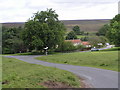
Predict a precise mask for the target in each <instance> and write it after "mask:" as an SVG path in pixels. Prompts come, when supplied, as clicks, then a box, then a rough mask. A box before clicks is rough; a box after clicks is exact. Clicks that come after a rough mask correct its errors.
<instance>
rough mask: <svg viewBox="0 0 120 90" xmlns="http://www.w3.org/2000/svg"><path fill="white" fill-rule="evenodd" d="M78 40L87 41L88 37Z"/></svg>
mask: <svg viewBox="0 0 120 90" xmlns="http://www.w3.org/2000/svg"><path fill="white" fill-rule="evenodd" d="M80 40H82V41H88V37H82V38H81V39H80Z"/></svg>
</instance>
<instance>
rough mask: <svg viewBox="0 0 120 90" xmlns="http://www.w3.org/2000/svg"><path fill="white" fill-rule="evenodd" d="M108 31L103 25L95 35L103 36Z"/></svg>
mask: <svg viewBox="0 0 120 90" xmlns="http://www.w3.org/2000/svg"><path fill="white" fill-rule="evenodd" d="M109 29H110V26H109V25H108V24H106V25H104V26H103V27H102V28H100V30H99V31H98V32H97V33H96V35H97V36H105V35H106V33H107V31H108V30H109Z"/></svg>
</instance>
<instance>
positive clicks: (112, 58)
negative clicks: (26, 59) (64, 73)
mask: <svg viewBox="0 0 120 90" xmlns="http://www.w3.org/2000/svg"><path fill="white" fill-rule="evenodd" d="M36 59H38V60H43V61H47V62H53V63H62V64H71V65H79V66H88V67H96V68H102V69H108V70H113V71H118V61H119V59H118V51H109V52H108V51H102V52H100V51H98V52H76V53H68V54H61V55H60V54H59V55H48V56H41V57H36Z"/></svg>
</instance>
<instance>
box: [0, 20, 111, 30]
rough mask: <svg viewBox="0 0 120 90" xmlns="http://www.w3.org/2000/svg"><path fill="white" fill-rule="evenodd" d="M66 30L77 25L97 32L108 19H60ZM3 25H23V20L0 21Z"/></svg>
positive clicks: (82, 28)
mask: <svg viewBox="0 0 120 90" xmlns="http://www.w3.org/2000/svg"><path fill="white" fill-rule="evenodd" d="M61 22H63V23H64V25H65V26H66V28H67V30H68V31H71V30H72V28H73V27H74V26H75V25H78V26H79V27H80V29H81V30H82V31H86V32H97V31H98V30H99V29H100V28H101V27H102V26H103V25H105V24H108V23H109V22H110V19H86V20H61ZM1 24H2V25H3V26H4V27H8V28H10V27H20V26H21V27H24V24H25V22H6V23H1Z"/></svg>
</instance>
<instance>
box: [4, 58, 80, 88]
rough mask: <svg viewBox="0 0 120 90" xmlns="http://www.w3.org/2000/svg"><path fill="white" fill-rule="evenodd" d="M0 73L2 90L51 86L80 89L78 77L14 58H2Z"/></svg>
mask: <svg viewBox="0 0 120 90" xmlns="http://www.w3.org/2000/svg"><path fill="white" fill-rule="evenodd" d="M2 73H3V80H2V83H3V85H2V87H3V88H45V87H52V85H51V84H53V85H57V86H58V87H59V86H60V85H61V86H63V87H80V82H79V79H78V77H76V76H75V75H74V74H72V73H70V72H67V71H64V70H60V69H57V68H52V67H45V66H41V65H35V64H29V63H26V62H23V61H20V60H17V59H14V58H6V57H3V72H2ZM46 84H47V85H46Z"/></svg>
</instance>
